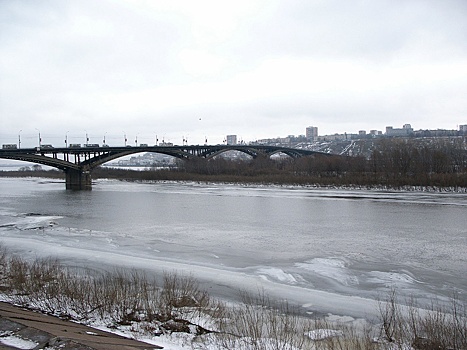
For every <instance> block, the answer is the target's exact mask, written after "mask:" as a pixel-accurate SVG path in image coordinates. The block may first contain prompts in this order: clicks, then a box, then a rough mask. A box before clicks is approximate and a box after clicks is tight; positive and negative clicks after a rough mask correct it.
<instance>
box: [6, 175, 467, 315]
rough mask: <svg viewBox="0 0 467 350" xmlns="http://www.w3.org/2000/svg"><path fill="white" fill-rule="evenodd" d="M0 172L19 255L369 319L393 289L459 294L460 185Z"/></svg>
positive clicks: (464, 252) (9, 234) (466, 229)
mask: <svg viewBox="0 0 467 350" xmlns="http://www.w3.org/2000/svg"><path fill="white" fill-rule="evenodd" d="M64 187H65V186H64V183H63V182H62V181H49V180H45V179H38V178H30V179H14V178H0V190H1V195H0V242H1V243H2V245H4V246H6V247H8V248H9V249H10V250H12V251H15V252H21V253H22V254H24V256H29V257H43V256H54V257H58V258H60V259H61V260H63V261H64V262H66V263H67V264H71V265H78V266H82V265H86V266H92V267H94V268H107V267H109V266H125V267H136V268H142V269H145V270H149V271H155V272H157V273H160V272H161V271H173V270H177V271H180V272H183V273H191V274H193V275H194V276H195V277H197V278H199V279H200V280H201V281H202V283H203V286H206V288H209V290H210V291H211V293H212V294H214V295H217V296H219V297H225V298H228V299H229V298H236V296H237V295H238V291H239V290H250V291H253V292H255V291H257V290H258V289H261V290H264V291H266V293H268V294H269V295H271V296H273V297H277V298H282V299H287V300H289V301H290V302H293V303H298V304H299V305H301V306H303V308H304V311H306V312H309V313H323V312H324V313H327V312H329V313H332V314H336V315H350V316H353V317H368V316H371V315H372V314H374V313H375V311H376V302H375V301H374V299H376V298H378V297H381V296H384V295H386V293H387V292H388V290H389V289H390V288H397V290H398V292H399V294H400V295H401V296H414V297H415V298H417V299H418V300H419V301H420V302H428V301H429V300H431V299H433V298H437V299H438V300H447V299H448V298H449V297H452V296H453V295H454V294H456V295H457V297H458V298H459V299H461V300H463V301H467V279H466V277H465V276H466V271H467V198H466V197H467V195H466V194H461V193H426V192H388V191H366V190H338V189H315V188H298V187H258V186H256V187H255V186H241V185H221V184H197V183H127V182H120V181H113V180H112V181H110V180H99V181H96V182H95V183H94V185H93V190H92V191H89V192H85V191H82V192H71V191H66V190H65V189H64Z"/></svg>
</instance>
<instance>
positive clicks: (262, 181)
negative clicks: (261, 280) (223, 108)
mask: <svg viewBox="0 0 467 350" xmlns="http://www.w3.org/2000/svg"><path fill="white" fill-rule="evenodd" d="M161 172H162V173H161ZM0 177H12V178H15V177H17V178H27V177H37V178H46V179H63V180H64V179H65V175H64V173H63V172H61V171H58V170H46V171H44V170H38V171H1V170H0ZM93 179H94V180H97V179H114V180H121V181H130V182H142V183H151V182H152V183H164V182H166V183H205V184H236V185H243V186H268V187H271V186H278V187H284V188H312V189H344V190H375V191H401V192H404V191H406V192H430V193H467V186H436V185H415V184H401V185H397V186H396V185H385V184H382V183H379V184H378V183H368V184H361V183H352V182H349V183H345V182H343V181H342V180H339V181H333V180H330V179H323V178H320V179H310V178H307V177H302V178H296V179H291V178H290V177H286V178H284V177H282V176H276V175H272V176H268V177H264V176H260V177H254V176H234V175H199V174H191V173H184V172H178V171H167V170H162V171H161V170H158V171H155V170H149V169H148V170H138V171H135V170H127V169H125V170H122V169H115V168H110V169H108V168H107V169H104V170H98V171H96V172H95V173H93Z"/></svg>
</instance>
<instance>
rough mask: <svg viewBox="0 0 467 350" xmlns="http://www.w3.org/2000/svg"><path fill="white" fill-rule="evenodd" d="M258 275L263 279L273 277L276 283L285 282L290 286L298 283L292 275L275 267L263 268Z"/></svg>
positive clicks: (258, 271)
mask: <svg viewBox="0 0 467 350" xmlns="http://www.w3.org/2000/svg"><path fill="white" fill-rule="evenodd" d="M256 273H257V274H258V275H260V276H261V277H265V278H266V279H267V277H271V278H272V279H273V280H275V281H279V282H283V283H288V284H295V283H297V280H296V279H295V277H294V276H292V275H291V274H290V273H286V272H285V271H284V270H282V269H278V268H274V267H262V268H260V269H258V270H257V271H256Z"/></svg>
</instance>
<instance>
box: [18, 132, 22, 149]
mask: <svg viewBox="0 0 467 350" xmlns="http://www.w3.org/2000/svg"><path fill="white" fill-rule="evenodd" d="M21 131H23V129H21V130H20V131H19V132H18V148H21Z"/></svg>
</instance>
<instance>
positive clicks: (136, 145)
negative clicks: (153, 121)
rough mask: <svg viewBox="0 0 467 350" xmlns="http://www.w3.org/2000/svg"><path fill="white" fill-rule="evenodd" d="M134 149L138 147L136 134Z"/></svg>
mask: <svg viewBox="0 0 467 350" xmlns="http://www.w3.org/2000/svg"><path fill="white" fill-rule="evenodd" d="M135 147H138V134H136V137H135Z"/></svg>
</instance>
